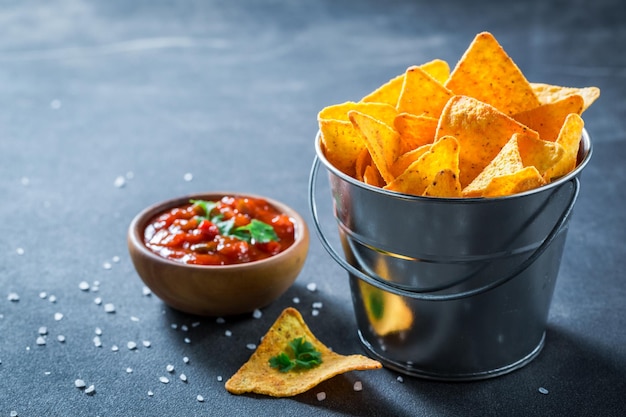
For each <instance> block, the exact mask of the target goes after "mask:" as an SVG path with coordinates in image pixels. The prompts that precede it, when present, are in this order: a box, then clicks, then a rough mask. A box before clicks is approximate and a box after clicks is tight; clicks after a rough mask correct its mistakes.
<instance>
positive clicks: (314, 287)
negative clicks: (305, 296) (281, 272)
mask: <svg viewBox="0 0 626 417" xmlns="http://www.w3.org/2000/svg"><path fill="white" fill-rule="evenodd" d="M306 289H307V290H309V291H311V292H315V291H317V284H316V283H314V282H310V283H308V284H307V285H306Z"/></svg>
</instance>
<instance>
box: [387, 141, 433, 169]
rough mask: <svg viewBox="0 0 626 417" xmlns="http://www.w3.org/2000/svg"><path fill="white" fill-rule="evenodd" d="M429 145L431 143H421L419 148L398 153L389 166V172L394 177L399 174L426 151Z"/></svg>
mask: <svg viewBox="0 0 626 417" xmlns="http://www.w3.org/2000/svg"><path fill="white" fill-rule="evenodd" d="M431 146H432V144H430V143H427V144H426V145H422V146H420V147H419V148H416V149H413V150H412V151H408V152H405V153H403V154H402V155H400V156H399V157H398V159H396V161H395V162H394V163H393V165H392V167H391V174H392V175H393V176H394V177H397V176H399V175H401V174H402V173H403V172H404V171H406V169H407V168H408V167H409V166H410V165H411V164H412V163H413V162H415V161H417V160H418V159H420V157H421V156H422V155H424V154H425V153H426V152H428V151H429V150H430V147H431Z"/></svg>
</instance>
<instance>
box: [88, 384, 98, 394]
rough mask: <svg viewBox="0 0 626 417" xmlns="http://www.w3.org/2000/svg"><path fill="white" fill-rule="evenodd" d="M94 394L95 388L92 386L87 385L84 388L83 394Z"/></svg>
mask: <svg viewBox="0 0 626 417" xmlns="http://www.w3.org/2000/svg"><path fill="white" fill-rule="evenodd" d="M95 393H96V387H95V386H93V385H89V386H88V387H87V388H85V394H87V395H93V394H95Z"/></svg>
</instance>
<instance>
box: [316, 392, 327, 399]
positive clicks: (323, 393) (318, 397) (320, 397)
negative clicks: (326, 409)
mask: <svg viewBox="0 0 626 417" xmlns="http://www.w3.org/2000/svg"><path fill="white" fill-rule="evenodd" d="M316 396H317V401H324V400H325V399H326V393H325V392H324V391H321V392H318V393H317V395H316Z"/></svg>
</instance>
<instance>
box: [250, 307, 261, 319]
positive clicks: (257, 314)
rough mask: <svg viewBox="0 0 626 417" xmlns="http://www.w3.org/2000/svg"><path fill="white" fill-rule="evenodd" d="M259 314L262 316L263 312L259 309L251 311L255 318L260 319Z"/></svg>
mask: <svg viewBox="0 0 626 417" xmlns="http://www.w3.org/2000/svg"><path fill="white" fill-rule="evenodd" d="M261 316H263V312H261V310H259V309H258V308H257V309H255V310H254V311H253V312H252V317H254V318H255V319H260V318H261Z"/></svg>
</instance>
